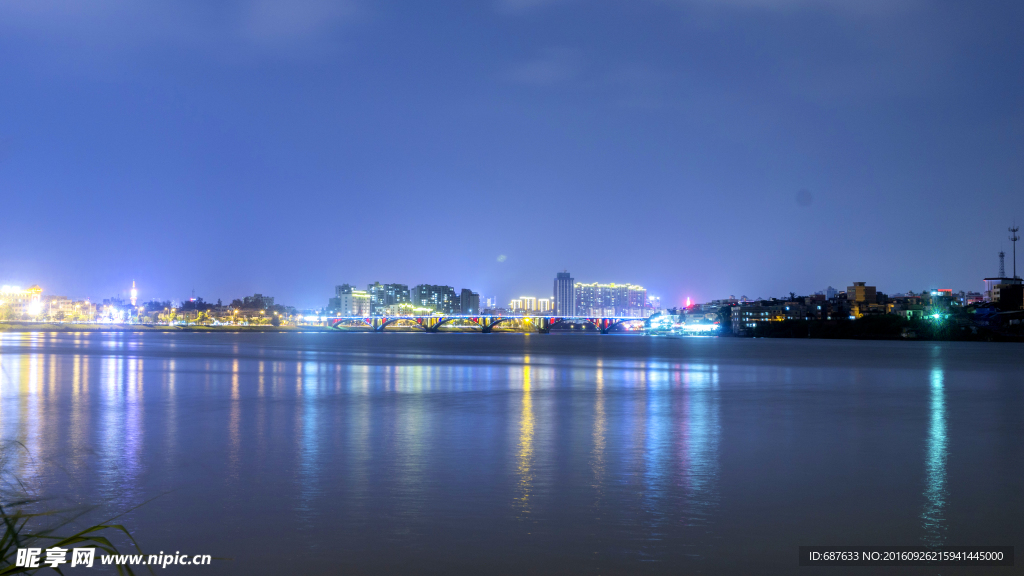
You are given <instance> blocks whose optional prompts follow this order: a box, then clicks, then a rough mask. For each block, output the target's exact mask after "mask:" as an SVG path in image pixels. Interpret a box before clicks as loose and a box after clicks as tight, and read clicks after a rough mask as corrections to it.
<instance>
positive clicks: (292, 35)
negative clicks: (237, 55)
mask: <svg viewBox="0 0 1024 576" xmlns="http://www.w3.org/2000/svg"><path fill="white" fill-rule="evenodd" d="M356 12H357V10H356V6H355V4H354V3H352V2H349V1H347V0H289V1H282V0H259V1H257V2H253V3H252V4H250V5H248V6H247V8H246V11H245V12H244V14H243V16H242V20H241V23H242V26H241V30H242V31H243V32H244V33H245V34H247V35H248V37H249V38H251V39H253V40H257V41H274V42H276V41H282V40H284V41H287V40H293V39H301V38H305V37H308V36H311V35H316V34H319V33H321V32H323V31H325V30H326V29H329V28H331V27H333V26H335V25H337V24H338V23H339V22H341V21H344V20H345V19H347V18H349V17H351V16H353V15H355V14H356Z"/></svg>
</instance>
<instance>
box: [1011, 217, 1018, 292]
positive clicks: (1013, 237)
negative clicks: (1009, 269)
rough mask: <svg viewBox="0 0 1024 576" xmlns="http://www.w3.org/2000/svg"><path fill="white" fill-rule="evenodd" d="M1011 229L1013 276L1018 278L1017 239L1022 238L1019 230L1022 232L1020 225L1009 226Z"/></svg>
mask: <svg viewBox="0 0 1024 576" xmlns="http://www.w3.org/2000/svg"><path fill="white" fill-rule="evenodd" d="M1009 231H1010V242H1013V278H1014V280H1016V279H1017V240H1020V236H1018V235H1017V232H1020V226H1017V225H1013V226H1010V228H1009Z"/></svg>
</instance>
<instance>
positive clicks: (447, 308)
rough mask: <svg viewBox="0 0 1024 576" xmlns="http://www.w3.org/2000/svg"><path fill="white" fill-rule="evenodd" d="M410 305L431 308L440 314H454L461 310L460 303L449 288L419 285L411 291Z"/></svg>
mask: <svg viewBox="0 0 1024 576" xmlns="http://www.w3.org/2000/svg"><path fill="white" fill-rule="evenodd" d="M412 303H413V304H415V305H416V306H421V307H424V308H433V309H434V310H435V311H437V312H440V313H441V314H454V313H455V312H458V311H459V310H460V309H461V308H462V302H461V300H460V298H459V296H458V295H456V294H455V288H452V287H451V286H437V285H434V284H420V285H418V286H416V287H414V288H413V289H412Z"/></svg>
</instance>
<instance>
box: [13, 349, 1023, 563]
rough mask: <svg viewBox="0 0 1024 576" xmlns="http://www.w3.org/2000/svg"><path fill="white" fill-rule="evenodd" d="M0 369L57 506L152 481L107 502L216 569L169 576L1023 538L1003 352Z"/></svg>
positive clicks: (163, 547)
mask: <svg viewBox="0 0 1024 576" xmlns="http://www.w3.org/2000/svg"><path fill="white" fill-rule="evenodd" d="M0 368H2V370H0V433H2V437H3V439H4V440H9V441H11V440H15V441H18V442H20V443H21V444H23V445H24V449H22V448H18V447H15V448H12V447H11V446H12V445H10V444H8V448H7V450H8V453H9V457H10V461H11V466H12V467H13V468H12V472H13V473H16V474H17V475H18V477H20V478H21V479H22V481H24V482H25V483H26V484H28V485H29V486H30V487H32V488H33V489H34V490H35V491H36V493H37V494H39V495H40V496H43V497H46V498H47V499H48V500H47V502H48V503H49V504H50V505H52V506H53V507H55V508H63V509H73V508H75V507H82V506H95V507H96V508H95V509H94V510H93V511H92V512H90V513H89V514H87V515H86V517H85V518H84V519H83V520H82V521H87V520H100V519H102V517H103V515H104V514H113V513H118V512H123V511H125V510H128V509H130V508H131V507H133V506H135V505H137V504H139V503H142V502H144V501H146V500H148V499H150V498H153V497H157V498H156V499H155V500H152V501H150V502H148V503H146V504H145V505H143V506H141V507H139V508H137V509H135V510H133V511H131V512H129V513H128V514H126V515H125V516H124V517H123V518H122V519H121V520H122V521H123V522H124V523H125V524H126V525H127V527H128V528H129V529H130V530H131V531H132V533H133V535H134V536H135V537H136V539H137V540H138V541H139V544H140V545H141V546H142V548H143V550H144V551H145V552H147V553H150V552H152V553H157V552H160V551H163V552H174V551H181V552H183V553H189V554H212V555H213V556H215V557H222V558H231V560H215V561H214V566H213V567H212V568H204V569H199V568H192V569H185V568H177V569H175V568H174V567H171V568H168V569H167V570H166V571H163V572H166V573H182V574H184V573H198V572H202V573H209V574H328V573H346V574H385V573H386V574H644V573H652V574H789V573H794V574H795V573H797V572H801V569H799V568H798V567H797V547H798V546H800V545H872V544H875V545H915V544H950V545H982V544H985V545H1020V544H1022V535H1024V523H1022V522H1021V520H1020V519H1021V518H1022V517H1024V490H1022V488H1024V346H1021V345H1019V344H1001V343H967V342H945V343H937V342H862V341H824V340H748V339H726V338H689V339H664V338H650V337H642V336H594V335H588V336H582V335H581V336H570V335H537V334H532V335H524V334H488V335H483V334H408V333H396V334H353V333H310V334H297V333H244V334H227V333H137V334H131V333H81V334H73V333H4V334H0ZM12 454H13V455H12ZM850 570H853V571H857V572H858V573H860V572H863V573H868V571H870V573H872V574H875V573H892V574H897V573H898V574H935V573H937V571H936V570H935V569H924V568H921V569H915V568H890V569H863V568H861V569H855V568H847V569H845V571H836V572H834V573H842V574H846V573H850V572H849V571H850ZM1013 570H1014V569H1013V568H988V569H984V573H986V574H1003V573H1013ZM802 571H804V572H806V571H814V572H815V573H816V574H829V573H833V572H829V570H828V569H823V568H803V569H802ZM977 571H978V569H975V572H971V571H969V570H960V571H957V570H955V569H943V570H942V571H941V573H942V574H968V573H977Z"/></svg>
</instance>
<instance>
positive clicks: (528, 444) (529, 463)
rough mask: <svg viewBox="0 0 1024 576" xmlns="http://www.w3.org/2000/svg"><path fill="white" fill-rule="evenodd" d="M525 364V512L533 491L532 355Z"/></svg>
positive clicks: (520, 461)
mask: <svg viewBox="0 0 1024 576" xmlns="http://www.w3.org/2000/svg"><path fill="white" fill-rule="evenodd" d="M524 361H525V362H527V364H526V365H525V366H523V403H522V412H521V417H520V421H519V452H518V454H517V457H516V460H517V471H518V473H519V496H518V498H517V501H518V507H519V510H520V511H521V512H522V513H523V514H529V512H530V494H531V493H532V491H533V434H534V421H533V401H532V398H531V391H530V384H531V383H530V365H529V361H530V357H529V356H527V357H526V358H524Z"/></svg>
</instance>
